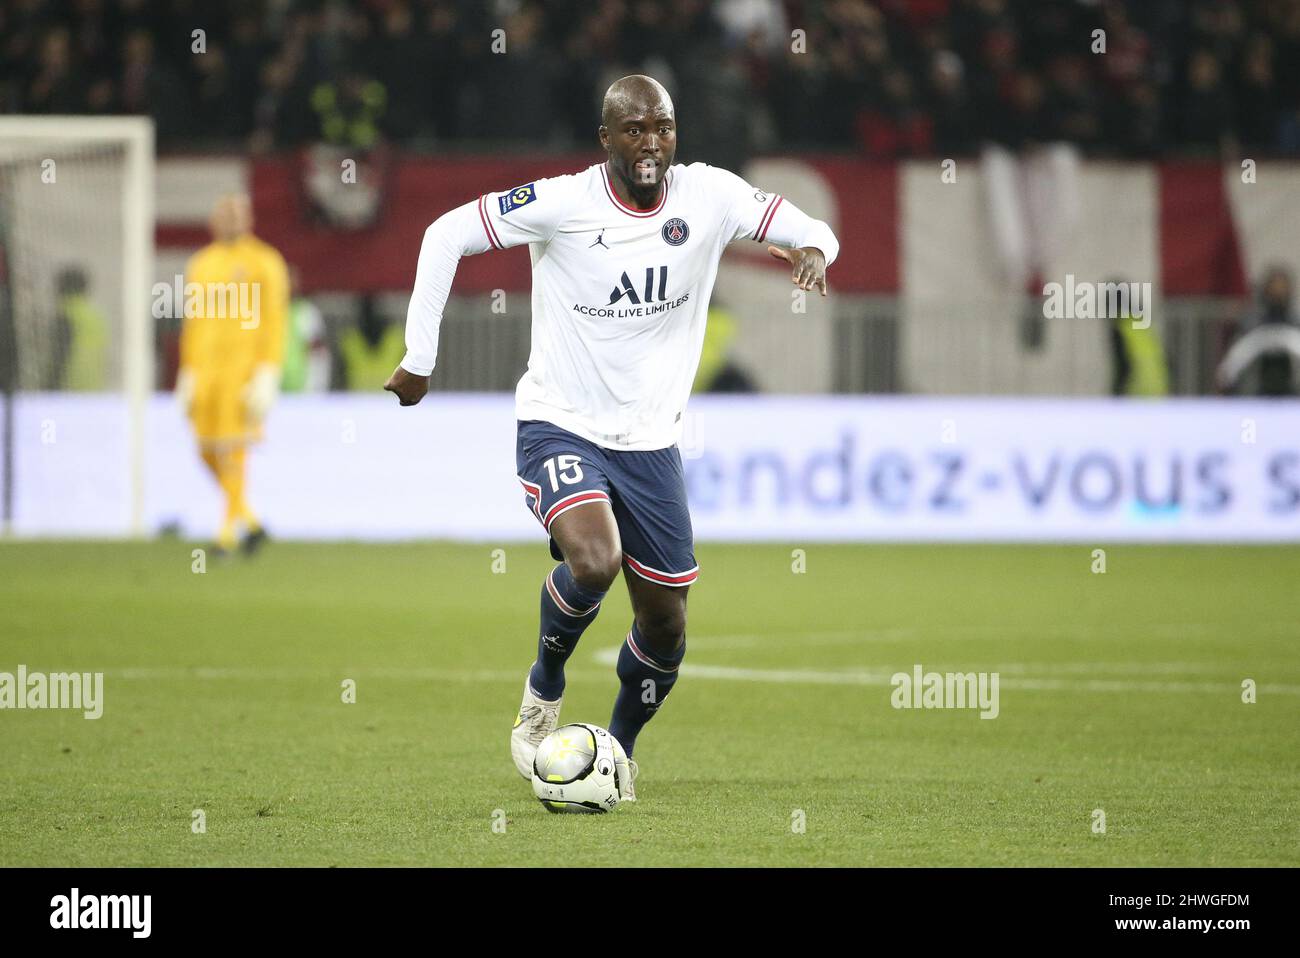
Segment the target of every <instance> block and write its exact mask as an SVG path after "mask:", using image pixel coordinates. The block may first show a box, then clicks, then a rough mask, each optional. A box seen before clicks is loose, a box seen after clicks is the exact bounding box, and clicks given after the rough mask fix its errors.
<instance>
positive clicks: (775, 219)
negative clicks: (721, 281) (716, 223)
mask: <svg viewBox="0 0 1300 958" xmlns="http://www.w3.org/2000/svg"><path fill="white" fill-rule="evenodd" d="M705 169H706V170H707V171H708V173H709V175H710V176H712V177H713V178H714V181H715V183H716V187H717V192H718V193H719V194H720V195H721V196H723V197H725V200H724V202H726V203H727V204H728V213H727V215H728V223H729V225H730V227H731V229H730V234H729V235H730V238H731V239H733V240H737V239H752V240H754V241H755V242H759V243H772V244H775V245H771V246H768V248H767V251H768V252H769V253H771V254H772V255H773V256H775V257H776V258H777V259H783V260H785V261H786V262H787V263H789V264H790V281H791V282H792V283H794V285H795V286H798V287H799V288H800V289H804V290H809V289H818V290H820V291H821V294H822V295H823V296H825V295H826V270H827V268H828V267H829V266H830V265H831V264H832V263H834V262H835V257H837V256H838V255H839V253H840V241H839V240H838V239H837V238H836V237H835V233H834V231H832V230H831V228H830V227H829V226H828V225H826V224H825V223H823V222H822V221H821V220H817V219H813V218H812V217H811V216H809V215H808V214H807V213H805V212H804V211H803V210H801V209H799V207H797V206H796V205H795V204H794V203H791V202H790V201H789V200H787V199H786V198H785V197H784V196H781V195H780V194H779V193H769V192H768V191H767V190H759V189H755V188H754V187H753V186H751V185H750V184H749V183H747V182H745V181H744V180H743V179H741V178H740V177H739V176H737V175H736V174H734V173H732V172H730V171H728V170H722V169H718V168H716V167H705Z"/></svg>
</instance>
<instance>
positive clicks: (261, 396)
mask: <svg viewBox="0 0 1300 958" xmlns="http://www.w3.org/2000/svg"><path fill="white" fill-rule="evenodd" d="M279 392H280V368H279V367H278V366H274V365H272V364H270V363H262V364H261V365H259V366H258V367H257V369H256V370H255V371H254V373H253V377H252V379H250V380H249V381H248V385H247V386H245V387H244V409H245V410H247V412H248V415H249V416H250V417H251V418H252V419H253V420H254V421H255V422H261V421H262V420H264V419H265V418H266V414H267V413H269V412H270V411H271V406H272V405H273V404H274V403H275V397H276V396H277V395H278V394H279Z"/></svg>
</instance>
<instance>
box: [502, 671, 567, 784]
mask: <svg viewBox="0 0 1300 958" xmlns="http://www.w3.org/2000/svg"><path fill="white" fill-rule="evenodd" d="M563 701H564V696H562V695H561V696H560V697H559V698H558V699H556V700H555V701H554V702H548V701H546V699H541V698H538V697H537V696H536V695H534V694H533V687H532V685H531V684H530V683H529V681H528V679H527V678H525V679H524V701H523V702H522V704H520V706H519V716H518V717H517V718H516V719H515V727H514V728H513V729H511V730H510V757H511V758H513V759H514V760H515V768H517V769H519V774H520V775H522V776H523V777H524V778H526V779H530V780H531V779H532V777H533V759H535V758H536V757H537V747H538V746H539V745H541V744H542V739H544V738H546V736H548V735H550V734H551V733H552V732H554V731H555V726H557V725H559V724H560V703H561V702H563Z"/></svg>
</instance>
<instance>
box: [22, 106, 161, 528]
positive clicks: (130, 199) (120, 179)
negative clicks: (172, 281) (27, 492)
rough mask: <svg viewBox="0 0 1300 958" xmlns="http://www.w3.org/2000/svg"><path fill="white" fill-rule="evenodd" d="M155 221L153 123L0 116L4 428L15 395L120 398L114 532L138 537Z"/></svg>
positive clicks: (150, 375) (150, 370) (150, 368)
mask: <svg viewBox="0 0 1300 958" xmlns="http://www.w3.org/2000/svg"><path fill="white" fill-rule="evenodd" d="M154 222H155V219H154V125H153V121H152V120H151V119H149V118H147V117H82V116H53V117H26V116H6V117H0V323H4V324H7V326H8V331H7V334H6V333H3V332H0V343H6V344H7V345H8V346H9V348H10V349H11V350H12V354H11V355H10V356H9V357H8V362H7V363H0V386H3V387H4V394H5V403H6V407H7V413H6V417H7V418H6V421H7V422H9V423H10V424H11V425H12V414H13V411H12V405H13V404H14V402H15V400H16V394H18V393H24V394H26V393H42V392H47V391H61V390H67V391H84V392H101V393H108V394H115V395H117V396H119V397H120V398H121V400H122V401H123V402H124V404H125V410H126V429H125V445H126V449H125V450H124V453H125V455H124V461H125V468H126V470H127V473H128V475H127V477H126V478H125V480H124V483H125V485H124V488H125V490H126V492H125V495H126V498H127V502H126V503H125V508H124V512H125V517H126V519H125V529H123V530H120V531H125V532H126V533H127V534H129V535H132V536H141V535H144V533H145V531H146V530H145V470H146V461H145V449H146V429H147V416H148V405H149V400H150V396H151V395H152V393H153V389H154V321H153V316H152V312H151V307H150V289H151V287H152V284H153V272H154ZM77 288H81V289H82V290H83V293H84V295H83V296H82V301H84V303H85V304H86V305H85V307H84V309H83V314H84V315H88V316H90V317H92V318H94V320H95V321H94V322H93V323H91V322H87V323H83V324H82V326H81V327H78V324H77V323H76V322H71V323H70V322H69V321H68V319H67V317H66V315H65V313H66V309H65V308H64V307H65V303H66V300H65V299H64V297H65V296H66V295H67V294H68V292H69V290H75V289H77ZM74 318H75V317H74ZM87 328H88V329H90V330H91V332H87ZM78 335H80V336H81V340H82V341H81V342H80V343H78V342H76V341H75V337H76V336H78ZM100 340H102V342H100ZM92 347H93V348H92ZM5 367H8V368H9V369H10V373H11V374H10V375H8V376H5V374H4V369H5ZM5 436H6V444H7V448H5V449H3V450H2V451H0V455H3V456H4V457H5V459H4V469H3V471H2V472H0V475H3V477H4V478H3V480H0V481H3V482H4V484H5V488H4V489H3V496H0V503H2V505H0V508H3V510H4V514H3V528H4V530H5V531H6V532H11V531H13V530H14V528H15V520H16V518H18V517H16V516H15V500H16V497H15V491H14V488H13V484H14V482H15V479H14V477H15V475H16V474H17V475H21V470H19V469H15V465H14V462H15V456H17V455H22V453H23V450H21V449H17V450H16V449H15V448H14V447H13V445H14V430H13V428H9V429H7V430H5ZM17 498H18V499H19V501H21V497H17Z"/></svg>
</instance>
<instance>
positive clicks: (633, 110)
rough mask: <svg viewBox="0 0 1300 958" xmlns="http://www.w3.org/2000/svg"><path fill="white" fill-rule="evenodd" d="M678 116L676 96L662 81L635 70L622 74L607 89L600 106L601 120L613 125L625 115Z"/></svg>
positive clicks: (630, 116)
mask: <svg viewBox="0 0 1300 958" xmlns="http://www.w3.org/2000/svg"><path fill="white" fill-rule="evenodd" d="M655 116H676V112H675V111H674V109H673V98H672V97H670V96H669V95H668V91H667V90H665V89H664V86H663V84H662V83H660V82H659V81H658V80H656V79H655V78H654V77H648V76H644V75H643V74H640V73H634V74H632V75H631V76H625V77H621V78H619V79H617V80H615V81H614V82H613V83H611V84H610V85H609V89H608V90H606V91H605V102H604V103H603V104H602V106H601V108H600V122H601V123H602V124H604V125H605V126H607V127H612V126H613V125H614V124H616V123H620V122H622V121H623V120H625V119H630V118H641V117H655Z"/></svg>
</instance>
